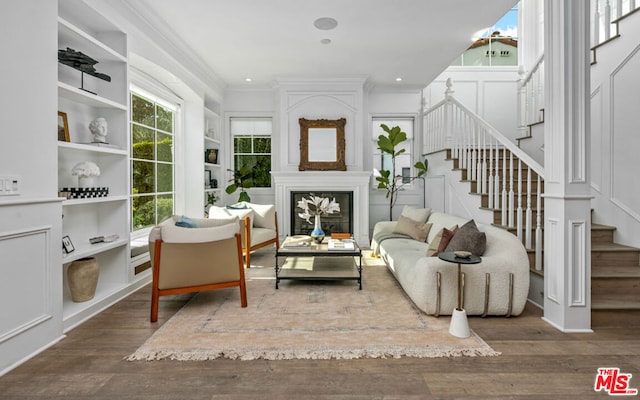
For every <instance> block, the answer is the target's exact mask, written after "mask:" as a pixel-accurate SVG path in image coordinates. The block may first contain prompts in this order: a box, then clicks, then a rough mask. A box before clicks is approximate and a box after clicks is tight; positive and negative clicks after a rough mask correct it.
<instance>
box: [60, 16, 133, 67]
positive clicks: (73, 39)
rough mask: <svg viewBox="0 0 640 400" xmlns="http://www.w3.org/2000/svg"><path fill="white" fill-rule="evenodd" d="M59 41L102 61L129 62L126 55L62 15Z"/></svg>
mask: <svg viewBox="0 0 640 400" xmlns="http://www.w3.org/2000/svg"><path fill="white" fill-rule="evenodd" d="M58 41H59V42H63V43H65V44H66V46H68V47H70V48H72V49H73V50H76V51H82V52H83V53H85V54H86V53H88V54H87V55H88V56H90V57H91V58H96V59H99V60H100V61H101V62H102V61H119V62H123V63H126V62H127V57H126V56H125V55H123V54H120V53H118V52H117V51H115V50H114V49H112V48H111V47H109V46H107V45H106V44H104V43H102V42H101V41H99V40H97V39H96V38H94V37H93V36H91V35H89V34H88V33H86V32H85V31H83V30H82V29H80V28H78V27H77V26H75V25H73V24H72V23H71V22H69V21H67V20H65V19H64V18H62V17H58ZM60 50H66V49H60Z"/></svg>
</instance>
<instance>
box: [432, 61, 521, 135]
mask: <svg viewBox="0 0 640 400" xmlns="http://www.w3.org/2000/svg"><path fill="white" fill-rule="evenodd" d="M448 78H451V80H452V82H453V90H454V92H455V93H454V96H455V97H456V99H458V100H459V101H461V102H462V103H463V104H464V105H466V106H467V107H469V108H470V109H471V110H473V112H475V113H476V114H478V115H479V116H480V117H482V118H483V119H484V120H486V121H487V122H488V123H489V124H491V125H492V126H493V127H494V128H496V129H497V130H498V131H500V132H501V133H502V134H503V135H505V136H506V137H508V138H509V139H511V140H512V141H513V142H515V141H516V138H517V137H518V136H520V134H519V132H518V113H517V111H518V108H517V104H518V101H517V96H516V95H517V89H518V87H517V82H518V70H517V67H492V68H488V67H449V68H447V70H445V71H444V72H443V73H442V74H440V76H438V77H437V78H436V79H435V80H434V81H433V82H432V83H431V84H430V85H429V86H427V87H426V88H425V91H424V97H425V104H426V108H429V107H430V106H432V105H435V104H436V103H438V102H439V101H441V100H442V99H444V91H445V90H446V81H447V79H448Z"/></svg>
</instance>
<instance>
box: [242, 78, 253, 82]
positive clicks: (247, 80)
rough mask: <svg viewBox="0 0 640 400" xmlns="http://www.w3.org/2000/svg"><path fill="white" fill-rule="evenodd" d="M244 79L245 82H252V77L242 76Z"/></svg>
mask: <svg viewBox="0 0 640 400" xmlns="http://www.w3.org/2000/svg"><path fill="white" fill-rule="evenodd" d="M244 81H245V82H252V81H253V79H251V78H244Z"/></svg>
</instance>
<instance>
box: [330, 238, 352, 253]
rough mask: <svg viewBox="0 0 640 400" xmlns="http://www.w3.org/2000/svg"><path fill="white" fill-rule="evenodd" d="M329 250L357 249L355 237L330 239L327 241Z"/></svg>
mask: <svg viewBox="0 0 640 400" xmlns="http://www.w3.org/2000/svg"><path fill="white" fill-rule="evenodd" d="M327 248H328V249H329V250H355V248H356V246H355V244H354V243H353V239H329V242H328V243H327Z"/></svg>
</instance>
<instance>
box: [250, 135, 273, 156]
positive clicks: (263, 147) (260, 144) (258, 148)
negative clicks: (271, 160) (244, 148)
mask: <svg viewBox="0 0 640 400" xmlns="http://www.w3.org/2000/svg"><path fill="white" fill-rule="evenodd" d="M253 152H254V153H260V154H265V153H266V154H269V153H271V138H270V137H256V138H254V139H253Z"/></svg>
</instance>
